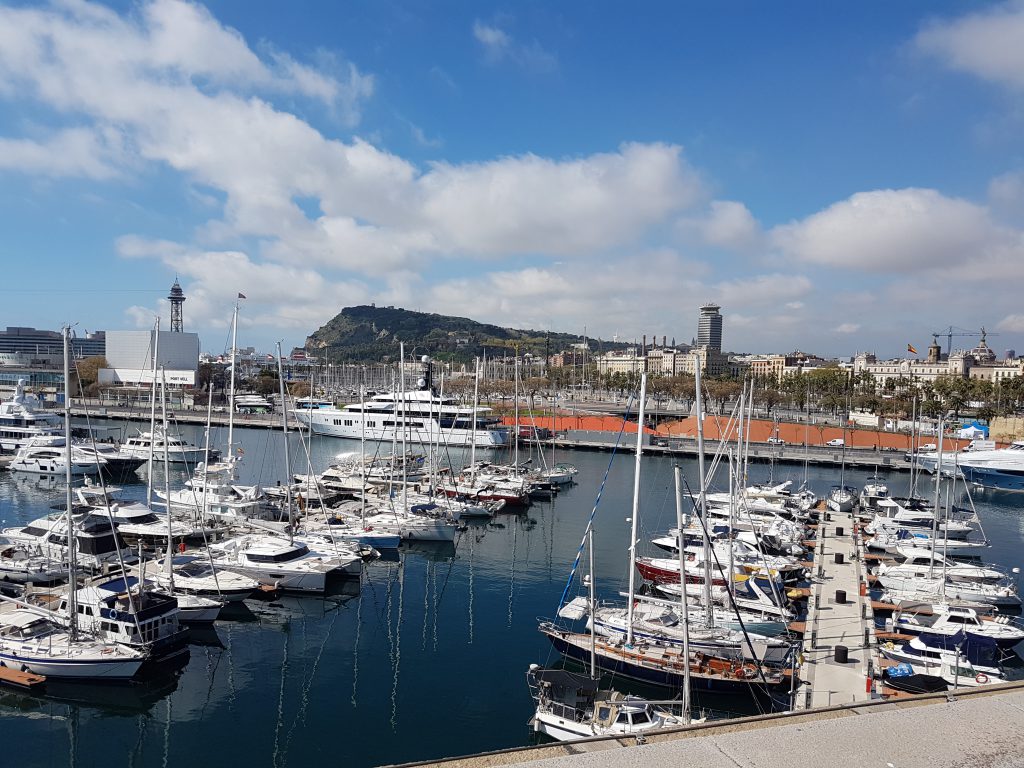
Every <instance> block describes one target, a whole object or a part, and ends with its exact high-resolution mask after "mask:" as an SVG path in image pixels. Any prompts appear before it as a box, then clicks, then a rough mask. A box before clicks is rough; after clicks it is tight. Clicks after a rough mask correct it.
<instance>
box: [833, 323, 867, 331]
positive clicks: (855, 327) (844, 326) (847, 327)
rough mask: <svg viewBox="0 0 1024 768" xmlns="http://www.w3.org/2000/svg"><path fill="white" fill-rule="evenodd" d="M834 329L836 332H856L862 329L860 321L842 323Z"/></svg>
mask: <svg viewBox="0 0 1024 768" xmlns="http://www.w3.org/2000/svg"><path fill="white" fill-rule="evenodd" d="M832 330H833V332H834V333H856V332H857V331H859V330H860V323H841V324H840V325H838V326H836V327H835V328H833V329H832Z"/></svg>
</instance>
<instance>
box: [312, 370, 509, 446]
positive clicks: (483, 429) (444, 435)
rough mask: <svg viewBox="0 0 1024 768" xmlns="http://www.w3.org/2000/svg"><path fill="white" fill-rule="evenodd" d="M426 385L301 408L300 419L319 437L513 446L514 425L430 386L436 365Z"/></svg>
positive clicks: (427, 377) (427, 374) (428, 371)
mask: <svg viewBox="0 0 1024 768" xmlns="http://www.w3.org/2000/svg"><path fill="white" fill-rule="evenodd" d="M420 384H421V389H419V390H413V391H408V392H390V393H385V394H380V395H375V396H373V397H372V398H370V399H369V400H367V401H365V402H363V403H351V404H349V405H346V406H345V407H343V408H336V407H333V406H332V407H329V408H297V409H295V410H294V411H293V413H294V414H295V418H296V419H297V420H298V421H299V422H300V423H301V424H305V425H306V426H308V427H309V429H310V430H311V431H312V432H314V433H315V434H318V435H331V436H333V437H347V438H354V439H356V440H358V439H361V438H365V439H366V440H393V439H399V440H401V439H403V433H404V439H405V440H406V441H408V442H414V443H440V444H443V445H449V446H451V445H471V444H475V445H476V446H477V447H481V448H500V447H503V446H506V445H508V444H509V441H510V439H511V438H510V436H509V435H510V433H509V428H508V427H505V426H501V423H500V420H499V419H498V418H496V417H493V416H489V415H488V414H489V413H490V411H491V409H490V408H485V407H466V406H462V405H459V403H458V401H457V400H455V399H454V398H451V397H440V396H438V395H437V394H436V393H435V392H434V391H433V389H432V387H431V384H430V363H429V362H426V373H425V376H424V378H422V379H420Z"/></svg>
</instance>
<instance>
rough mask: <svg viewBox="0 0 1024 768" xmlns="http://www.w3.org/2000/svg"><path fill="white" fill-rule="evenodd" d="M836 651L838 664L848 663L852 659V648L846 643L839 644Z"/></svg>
mask: <svg viewBox="0 0 1024 768" xmlns="http://www.w3.org/2000/svg"><path fill="white" fill-rule="evenodd" d="M835 653H836V655H835V660H836V664H846V663H847V662H848V661H849V660H850V649H849V648H847V647H846V646H845V645H837V646H836V651H835Z"/></svg>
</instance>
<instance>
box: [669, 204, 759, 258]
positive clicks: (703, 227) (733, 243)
mask: <svg viewBox="0 0 1024 768" xmlns="http://www.w3.org/2000/svg"><path fill="white" fill-rule="evenodd" d="M677 229H678V230H679V232H680V233H681V234H682V235H683V236H684V238H689V237H691V236H692V237H696V238H697V239H698V240H699V241H701V242H703V243H705V244H707V245H712V246H715V247H717V248H725V249H728V250H732V251H739V252H743V251H750V250H752V249H754V248H756V247H757V246H759V245H760V244H761V241H762V239H763V233H762V231H761V225H760V224H759V223H758V221H757V219H755V218H754V216H753V214H751V212H750V211H749V210H748V209H747V206H745V205H744V204H743V203H739V202H735V201H733V200H713V201H711V203H710V204H709V205H708V210H707V211H705V212H703V215H700V216H691V217H687V218H684V219H682V220H680V221H679V222H678V224H677Z"/></svg>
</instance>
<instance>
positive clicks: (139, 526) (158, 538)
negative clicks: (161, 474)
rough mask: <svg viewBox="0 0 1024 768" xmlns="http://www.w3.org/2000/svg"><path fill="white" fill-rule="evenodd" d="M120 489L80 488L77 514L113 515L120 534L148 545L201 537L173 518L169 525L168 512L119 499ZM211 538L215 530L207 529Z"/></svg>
mask: <svg viewBox="0 0 1024 768" xmlns="http://www.w3.org/2000/svg"><path fill="white" fill-rule="evenodd" d="M120 490H121V489H120V488H117V487H115V486H111V485H106V486H100V485H93V484H91V483H89V482H88V480H87V481H86V484H85V485H84V486H83V487H81V488H76V489H75V497H76V498H77V501H78V503H77V504H75V512H95V513H96V514H97V515H100V516H101V517H106V516H108V515H109V516H110V518H111V519H113V521H114V525H116V526H117V532H118V533H119V534H120V535H121V536H123V537H124V538H126V539H129V540H131V541H143V542H148V543H159V542H162V543H164V544H166V543H167V536H168V533H170V535H171V537H172V538H173V539H174V540H175V541H183V540H184V539H193V538H197V537H199V536H201V535H202V533H203V531H202V529H199V528H197V527H196V526H195V525H192V524H186V523H183V522H180V521H178V520H174V519H172V520H171V521H170V524H168V522H167V513H166V512H156V511H155V510H153V509H151V508H150V507H147V506H146V505H145V504H144V503H142V502H141V501H133V500H130V499H124V498H121V497H120V496H118V493H119V492H120ZM206 531H207V533H208V534H210V535H212V534H213V533H214V529H213V528H207V529H206Z"/></svg>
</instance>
